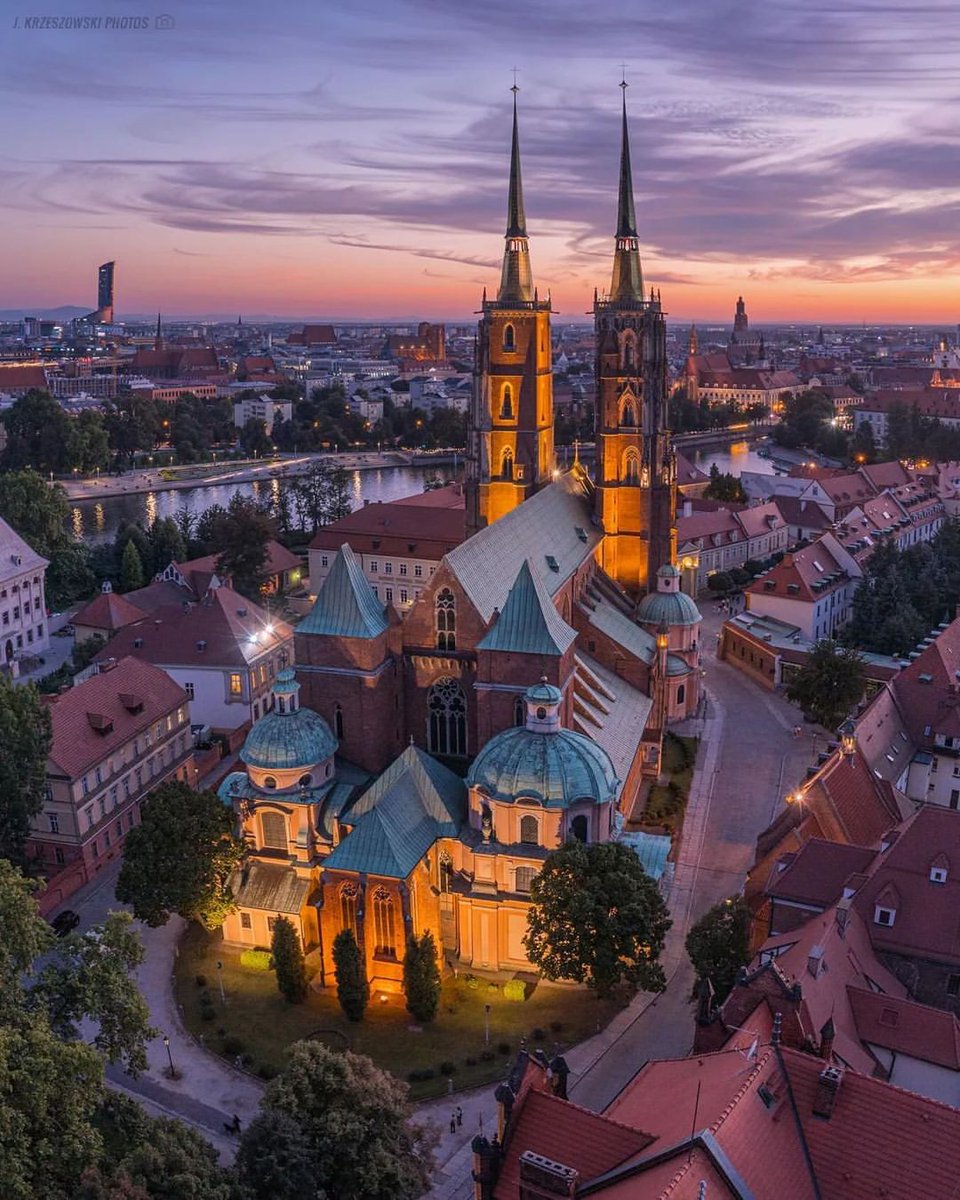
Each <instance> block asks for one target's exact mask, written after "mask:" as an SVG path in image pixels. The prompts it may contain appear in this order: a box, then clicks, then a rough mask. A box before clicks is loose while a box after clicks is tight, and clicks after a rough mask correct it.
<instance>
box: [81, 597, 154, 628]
mask: <svg viewBox="0 0 960 1200" xmlns="http://www.w3.org/2000/svg"><path fill="white" fill-rule="evenodd" d="M143 616H144V612H143V609H142V608H137V606H136V605H135V604H131V603H130V601H129V600H127V599H126V598H125V597H124V596H120V595H118V594H117V593H116V592H101V593H100V595H99V596H97V597H96V599H95V600H91V601H90V603H89V604H86V605H84V607H83V608H81V609H80V611H79V612H78V613H76V614H75V615H74V617H73V624H74V625H79V626H80V627H81V628H84V629H103V630H106V631H107V632H109V633H112V632H114V631H115V630H117V629H122V628H123V627H124V625H129V624H130V623H131V622H132V621H141V620H143Z"/></svg>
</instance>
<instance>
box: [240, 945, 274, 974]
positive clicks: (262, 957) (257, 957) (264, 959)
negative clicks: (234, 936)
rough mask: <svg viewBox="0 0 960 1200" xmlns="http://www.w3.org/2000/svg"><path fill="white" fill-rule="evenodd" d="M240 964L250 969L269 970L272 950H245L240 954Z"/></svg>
mask: <svg viewBox="0 0 960 1200" xmlns="http://www.w3.org/2000/svg"><path fill="white" fill-rule="evenodd" d="M240 966H241V967H246V968H247V970H248V971H269V970H270V951H269V950H244V951H243V953H242V954H241V955H240Z"/></svg>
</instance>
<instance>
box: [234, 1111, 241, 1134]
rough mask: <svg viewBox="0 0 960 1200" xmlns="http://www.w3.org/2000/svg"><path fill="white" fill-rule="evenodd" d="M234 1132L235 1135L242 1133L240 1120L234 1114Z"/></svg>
mask: <svg viewBox="0 0 960 1200" xmlns="http://www.w3.org/2000/svg"><path fill="white" fill-rule="evenodd" d="M233 1132H234V1133H239V1132H240V1118H239V1117H238V1116H237V1114H236V1113H234V1114H233Z"/></svg>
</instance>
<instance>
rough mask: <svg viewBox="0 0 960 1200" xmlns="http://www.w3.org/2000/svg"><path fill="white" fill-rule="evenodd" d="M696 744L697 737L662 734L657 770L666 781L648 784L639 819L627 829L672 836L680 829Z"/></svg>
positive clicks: (694, 760) (695, 753) (688, 794)
mask: <svg viewBox="0 0 960 1200" xmlns="http://www.w3.org/2000/svg"><path fill="white" fill-rule="evenodd" d="M698 745H699V739H698V738H692V737H679V736H678V735H677V734H675V733H668V734H667V735H666V737H665V738H664V739H663V763H662V768H663V769H662V772H661V777H662V776H666V777H667V779H666V782H665V783H659V782H657V783H654V784H653V785H652V786H651V788H650V792H649V795H648V796H647V803H646V807H645V808H644V810H643V815H642V816H641V817H640V819H639V820H637V821H631V822H630V825H629V828H630V829H639V830H644V831H646V832H649V833H668V834H670V835H671V836H672V837H675V836H676V835H677V834H678V833H679V832H680V830H681V829H682V828H683V816H684V813H685V812H686V809H687V800H688V798H689V796H690V784H691V781H692V780H693V770H694V766H695V765H696V761H697V746H698Z"/></svg>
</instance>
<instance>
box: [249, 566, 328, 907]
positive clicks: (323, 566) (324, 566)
mask: <svg viewBox="0 0 960 1200" xmlns="http://www.w3.org/2000/svg"><path fill="white" fill-rule="evenodd" d="M329 565H330V559H329V557H328V556H327V555H326V554H321V555H320V566H321V567H328V566H329ZM244 915H246V914H244ZM249 919H250V918H249V917H247V920H249Z"/></svg>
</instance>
